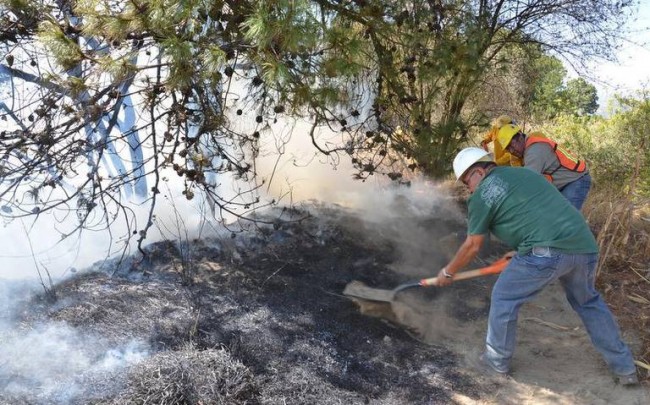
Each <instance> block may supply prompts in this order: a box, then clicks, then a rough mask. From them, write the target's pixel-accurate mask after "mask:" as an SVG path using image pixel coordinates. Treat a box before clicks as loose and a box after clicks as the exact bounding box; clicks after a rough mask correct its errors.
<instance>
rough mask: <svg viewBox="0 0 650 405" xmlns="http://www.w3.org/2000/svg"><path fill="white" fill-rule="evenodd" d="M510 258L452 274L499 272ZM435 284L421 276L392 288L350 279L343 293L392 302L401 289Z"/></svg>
mask: <svg viewBox="0 0 650 405" xmlns="http://www.w3.org/2000/svg"><path fill="white" fill-rule="evenodd" d="M510 259H511V256H504V257H502V258H501V259H499V260H497V261H495V262H494V263H492V264H490V265H489V266H486V267H482V268H480V269H475V270H468V271H463V272H459V273H456V274H454V281H459V280H467V279H470V278H476V277H481V276H487V275H490V274H499V273H501V272H502V271H503V270H504V269H505V268H506V266H508V263H509V262H510ZM436 285H438V277H431V278H423V279H421V280H416V281H410V282H407V283H404V284H400V285H398V286H397V287H395V288H394V289H392V290H382V289H378V288H371V287H368V286H367V285H365V284H364V283H362V282H361V281H352V282H350V283H348V285H346V286H345V289H344V290H343V295H347V296H348V297H352V298H360V299H362V300H367V301H379V302H392V301H393V300H394V299H395V295H396V294H397V293H399V292H401V291H404V290H408V289H411V288H416V287H431V286H436Z"/></svg>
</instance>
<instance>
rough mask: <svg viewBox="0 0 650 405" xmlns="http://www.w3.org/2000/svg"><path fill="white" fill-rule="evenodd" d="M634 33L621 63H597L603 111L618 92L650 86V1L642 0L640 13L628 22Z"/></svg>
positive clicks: (620, 54)
mask: <svg viewBox="0 0 650 405" xmlns="http://www.w3.org/2000/svg"><path fill="white" fill-rule="evenodd" d="M628 27H629V29H630V32H631V33H630V35H628V38H627V41H625V42H624V43H622V44H621V46H620V47H619V49H618V52H617V54H616V56H617V58H618V62H608V63H594V64H593V65H592V69H593V73H594V74H595V76H596V77H598V78H599V79H600V82H599V83H594V85H595V86H596V88H597V89H598V99H599V103H600V107H601V108H600V110H599V111H600V112H601V113H603V112H605V111H606V108H607V103H608V100H610V99H611V98H612V96H614V95H615V94H623V95H627V94H633V93H634V92H635V91H637V90H640V89H642V88H643V87H644V86H646V87H648V88H650V0H640V2H639V7H638V12H637V13H635V14H634V17H633V19H632V21H630V23H629V25H628Z"/></svg>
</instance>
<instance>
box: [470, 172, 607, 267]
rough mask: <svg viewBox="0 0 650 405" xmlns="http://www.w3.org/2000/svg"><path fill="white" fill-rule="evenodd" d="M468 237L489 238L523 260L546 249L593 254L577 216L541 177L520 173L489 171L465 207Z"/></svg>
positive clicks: (590, 238)
mask: <svg viewBox="0 0 650 405" xmlns="http://www.w3.org/2000/svg"><path fill="white" fill-rule="evenodd" d="M468 211H469V234H470V235H484V234H487V233H488V232H492V233H493V234H494V235H495V236H496V237H497V238H499V239H500V240H502V241H503V242H505V243H507V244H508V245H510V246H511V247H512V248H515V249H517V251H518V252H519V253H520V254H525V253H527V252H528V251H530V250H531V249H532V248H533V247H537V246H548V247H552V248H556V249H559V250H562V251H565V252H567V253H597V252H598V245H597V244H596V239H595V238H594V235H593V234H592V233H591V230H590V229H589V227H588V226H587V223H586V222H585V220H584V218H583V216H582V214H581V213H580V212H579V211H578V210H576V209H575V208H574V207H573V206H572V205H571V204H570V203H569V202H568V201H567V200H566V198H564V196H563V195H562V194H560V192H559V191H558V190H557V188H555V187H554V186H553V185H551V183H549V182H548V181H547V180H546V179H545V178H544V177H543V176H542V175H540V174H538V173H534V172H533V171H531V170H528V169H524V168H520V167H495V168H493V169H492V170H491V171H490V173H489V174H488V175H487V176H486V177H485V178H484V179H483V180H482V181H481V183H480V184H479V185H478V187H477V188H476V190H475V191H474V193H473V194H472V195H471V197H470V198H469V201H468Z"/></svg>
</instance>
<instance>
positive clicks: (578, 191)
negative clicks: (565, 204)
mask: <svg viewBox="0 0 650 405" xmlns="http://www.w3.org/2000/svg"><path fill="white" fill-rule="evenodd" d="M590 188H591V175H589V173H587V174H585V175H584V176H582V177H580V178H579V179H578V180H576V181H574V182H572V183H569V184H567V185H566V186H564V188H563V189H562V191H560V192H561V193H562V195H563V196H564V198H566V199H567V200H569V202H570V203H571V205H573V206H574V207H576V209H577V210H578V211H580V210H581V209H582V204H584V203H585V200H586V199H587V194H589V189H590Z"/></svg>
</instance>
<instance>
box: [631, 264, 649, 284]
mask: <svg viewBox="0 0 650 405" xmlns="http://www.w3.org/2000/svg"><path fill="white" fill-rule="evenodd" d="M630 269H632V271H633V272H635V273H636V275H637V276H639V277H641V279H643V280H645V282H646V283H650V280H648V279H647V278H645V277H643V275H642V274H641V273H639V272H638V271H636V270H635V269H633V268H632V267H630Z"/></svg>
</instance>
